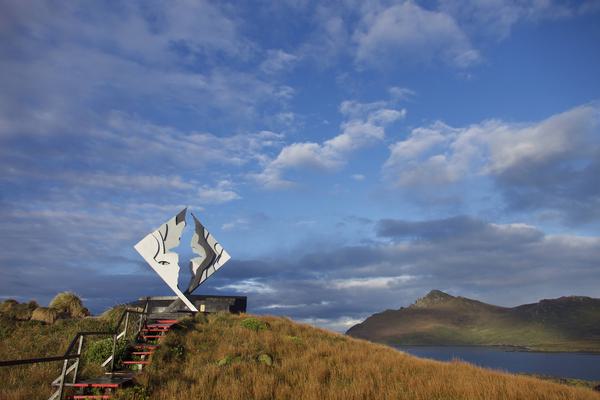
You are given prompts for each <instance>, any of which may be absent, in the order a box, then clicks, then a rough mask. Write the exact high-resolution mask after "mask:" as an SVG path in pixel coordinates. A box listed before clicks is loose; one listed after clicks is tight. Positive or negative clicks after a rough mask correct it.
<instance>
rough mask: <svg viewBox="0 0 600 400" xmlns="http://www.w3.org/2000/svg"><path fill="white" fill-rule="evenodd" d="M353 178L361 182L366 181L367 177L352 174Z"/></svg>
mask: <svg viewBox="0 0 600 400" xmlns="http://www.w3.org/2000/svg"><path fill="white" fill-rule="evenodd" d="M351 178H352V179H354V180H355V181H357V182H361V181H364V180H365V176H364V175H363V174H352V175H351Z"/></svg>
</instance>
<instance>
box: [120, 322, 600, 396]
mask: <svg viewBox="0 0 600 400" xmlns="http://www.w3.org/2000/svg"><path fill="white" fill-rule="evenodd" d="M247 317H248V316H234V315H227V314H216V315H210V316H209V317H208V319H207V318H206V317H203V316H198V317H197V318H196V319H195V320H192V319H190V320H188V321H186V322H185V323H184V324H183V327H182V328H181V329H179V330H176V331H173V332H170V333H169V335H168V336H167V338H166V339H165V340H164V341H163V343H162V345H161V348H160V349H159V350H158V351H157V353H156V354H155V356H154V357H155V359H154V362H153V364H152V365H151V366H150V368H149V369H148V370H147V371H146V372H145V373H144V374H143V375H142V376H141V377H140V379H139V383H140V385H141V386H140V387H138V388H137V389H136V390H135V394H134V390H131V391H130V392H126V393H123V392H122V393H121V395H120V398H121V399H145V398H150V399H160V400H171V399H173V400H175V399H177V400H179V399H181V398H190V399H191V398H193V399H255V400H259V399H340V400H342V399H343V400H351V399H407V400H411V399H423V400H425V399H427V400H433V399H444V400H448V399H469V400H477V399H486V400H488V399H505V400H510V399H530V400H536V399H540V400H541V399H544V400H553V399H562V400H564V399H587V400H592V399H600V394H597V393H594V392H592V391H591V390H589V389H581V388H573V387H569V386H565V385H560V384H556V383H552V382H547V381H542V380H539V379H535V378H531V377H525V376H517V375H511V374H505V373H499V372H492V371H490V370H486V369H482V368H477V367H474V366H471V365H469V364H465V363H461V362H452V363H442V362H436V361H429V360H423V359H419V358H415V357H412V356H410V355H407V354H404V353H402V352H399V351H396V350H394V349H391V348H389V347H386V346H382V345H378V344H374V343H370V342H366V341H363V340H359V339H354V338H351V337H348V336H344V335H339V334H334V333H331V332H327V331H324V330H321V329H317V328H314V327H311V326H308V325H300V324H296V323H293V322H291V321H290V320H287V319H284V318H275V317H255V318H257V319H259V320H260V321H264V322H265V323H266V324H268V328H266V329H264V330H256V331H255V330H252V329H249V328H247V327H244V326H243V325H242V322H243V321H244V319H245V318H247ZM263 354H268V355H269V356H270V357H272V359H273V364H272V365H267V364H265V363H261V362H259V361H258V359H259V357H260V356H261V355H263ZM263 357H264V356H263Z"/></svg>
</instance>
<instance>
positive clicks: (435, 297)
mask: <svg viewBox="0 0 600 400" xmlns="http://www.w3.org/2000/svg"><path fill="white" fill-rule="evenodd" d="M454 298H455V297H454V296H451V295H449V294H448V293H444V292H442V291H441V290H437V289H434V290H432V291H431V292H429V293H427V295H426V296H425V297H421V298H420V299H417V301H415V303H414V304H412V305H411V307H413V308H424V307H430V306H433V305H436V304H442V303H445V302H447V301H448V300H452V299H454Z"/></svg>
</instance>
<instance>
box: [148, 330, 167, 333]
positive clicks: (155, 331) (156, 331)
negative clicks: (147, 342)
mask: <svg viewBox="0 0 600 400" xmlns="http://www.w3.org/2000/svg"><path fill="white" fill-rule="evenodd" d="M167 331H168V330H167V329H142V332H154V333H158V332H167Z"/></svg>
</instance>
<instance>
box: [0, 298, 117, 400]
mask: <svg viewBox="0 0 600 400" xmlns="http://www.w3.org/2000/svg"><path fill="white" fill-rule="evenodd" d="M56 299H59V300H58V305H59V306H61V307H62V306H65V307H68V310H66V309H56V308H54V307H39V305H38V304H37V303H35V302H29V303H17V302H16V301H14V300H6V301H5V302H3V303H0V360H18V359H27V358H40V357H50V356H57V355H62V354H64V352H65V350H66V349H67V346H68V345H69V343H70V341H71V340H72V339H73V337H74V336H75V334H76V333H77V332H80V331H107V330H110V329H111V328H112V326H113V324H114V322H115V319H116V318H117V317H118V316H117V314H118V312H112V313H108V314H107V315H104V316H102V317H98V318H93V317H85V318H81V317H82V316H83V315H85V314H86V313H87V309H85V308H84V307H83V306H82V305H81V301H79V299H77V300H74V299H73V298H72V294H70V293H69V294H59V295H57V297H56V298H55V300H56ZM55 300H53V301H52V302H51V303H50V305H51V306H52V305H53V303H54V306H56V305H57V303H56V302H55ZM78 305H79V306H81V307H79V306H78ZM70 312H73V313H74V314H75V315H77V316H79V318H75V317H72V316H71V315H70V314H69V313H70ZM46 313H49V314H51V316H50V317H47V314H46ZM36 314H37V316H36ZM52 316H54V317H56V318H53V317H52ZM32 317H34V319H32ZM35 318H37V320H36V319H35ZM43 318H48V319H46V320H44V319H43ZM104 338H105V337H89V338H88V340H87V345H86V347H85V348H84V352H85V353H87V352H88V350H89V349H93V348H94V343H96V342H98V341H100V340H102V339H104ZM109 354H110V353H109ZM61 368H62V362H60V361H59V362H51V363H44V364H30V365H23V366H16V367H0V399H2V400H17V399H22V400H25V399H46V398H48V397H49V396H50V394H51V393H52V389H51V387H50V382H51V381H53V380H54V379H55V378H56V377H57V376H58V375H60V371H61ZM81 372H82V376H85V375H88V376H94V375H95V374H97V373H100V372H101V369H100V367H99V365H96V364H95V363H91V362H90V363H86V362H85V360H84V361H83V362H82V369H81Z"/></svg>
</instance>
